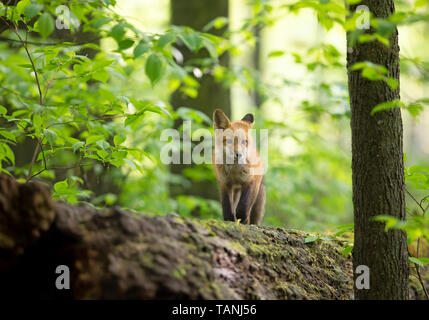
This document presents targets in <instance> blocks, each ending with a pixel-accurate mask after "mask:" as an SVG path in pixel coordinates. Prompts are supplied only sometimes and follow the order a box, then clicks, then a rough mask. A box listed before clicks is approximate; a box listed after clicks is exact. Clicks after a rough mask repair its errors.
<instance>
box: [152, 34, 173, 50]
mask: <svg viewBox="0 0 429 320" xmlns="http://www.w3.org/2000/svg"><path fill="white" fill-rule="evenodd" d="M176 37H177V36H176V34H174V33H166V34H163V35H162V36H161V37H160V38H159V39H158V42H157V44H156V45H157V46H158V48H161V49H162V48H164V47H165V46H166V45H167V44H169V43H170V42H172V41H174V40H176Z"/></svg>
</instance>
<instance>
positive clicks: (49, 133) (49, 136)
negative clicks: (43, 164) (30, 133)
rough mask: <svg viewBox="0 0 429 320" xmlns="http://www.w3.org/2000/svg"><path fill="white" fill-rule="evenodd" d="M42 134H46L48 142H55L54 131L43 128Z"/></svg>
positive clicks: (51, 143) (56, 136)
mask: <svg viewBox="0 0 429 320" xmlns="http://www.w3.org/2000/svg"><path fill="white" fill-rule="evenodd" d="M43 133H44V135H45V136H46V139H47V140H48V143H49V144H50V145H51V146H53V145H54V144H55V141H56V140H57V138H58V135H57V133H56V132H55V131H52V130H49V129H44V130H43Z"/></svg>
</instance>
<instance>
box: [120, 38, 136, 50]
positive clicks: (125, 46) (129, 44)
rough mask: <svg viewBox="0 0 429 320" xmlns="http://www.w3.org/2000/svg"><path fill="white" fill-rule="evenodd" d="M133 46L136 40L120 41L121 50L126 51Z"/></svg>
mask: <svg viewBox="0 0 429 320" xmlns="http://www.w3.org/2000/svg"><path fill="white" fill-rule="evenodd" d="M133 44H134V40H131V39H125V40H121V41H119V49H120V50H126V49H128V48H131V47H132V45H133Z"/></svg>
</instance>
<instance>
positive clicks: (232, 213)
mask: <svg viewBox="0 0 429 320" xmlns="http://www.w3.org/2000/svg"><path fill="white" fill-rule="evenodd" d="M213 122H214V129H215V130H216V129H222V130H224V135H223V136H219V140H217V143H215V152H214V153H213V168H214V172H215V175H216V180H217V182H218V184H219V189H220V194H221V203H222V211H223V218H224V220H230V221H236V220H237V219H240V221H241V222H242V223H246V224H249V223H252V224H260V223H261V221H262V218H263V215H264V209H265V200H266V195H265V185H264V183H263V175H262V172H263V164H262V160H261V158H260V156H259V154H258V152H257V150H256V146H255V144H254V141H252V138H251V136H250V135H249V130H250V129H251V128H252V126H253V115H252V114H247V115H246V116H244V118H243V119H242V120H239V121H234V122H231V121H230V120H229V119H228V117H227V116H226V115H225V113H223V112H222V111H221V110H220V109H216V110H215V111H214V113H213ZM220 138H222V141H221V140H220ZM220 149H222V150H220ZM217 152H219V153H221V154H222V157H221V158H219V159H222V160H223V163H216V153H217ZM225 154H226V156H225ZM228 155H229V156H230V158H229V160H230V162H227V161H228V160H227V159H225V158H228ZM232 160H233V161H232ZM253 170H258V174H252V172H253Z"/></svg>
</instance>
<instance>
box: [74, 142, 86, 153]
mask: <svg viewBox="0 0 429 320" xmlns="http://www.w3.org/2000/svg"><path fill="white" fill-rule="evenodd" d="M84 144H85V142H83V141H79V142H76V143H75V144H73V145H72V149H73V152H76V150H79V149H80V147H82V146H83V145H84Z"/></svg>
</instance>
